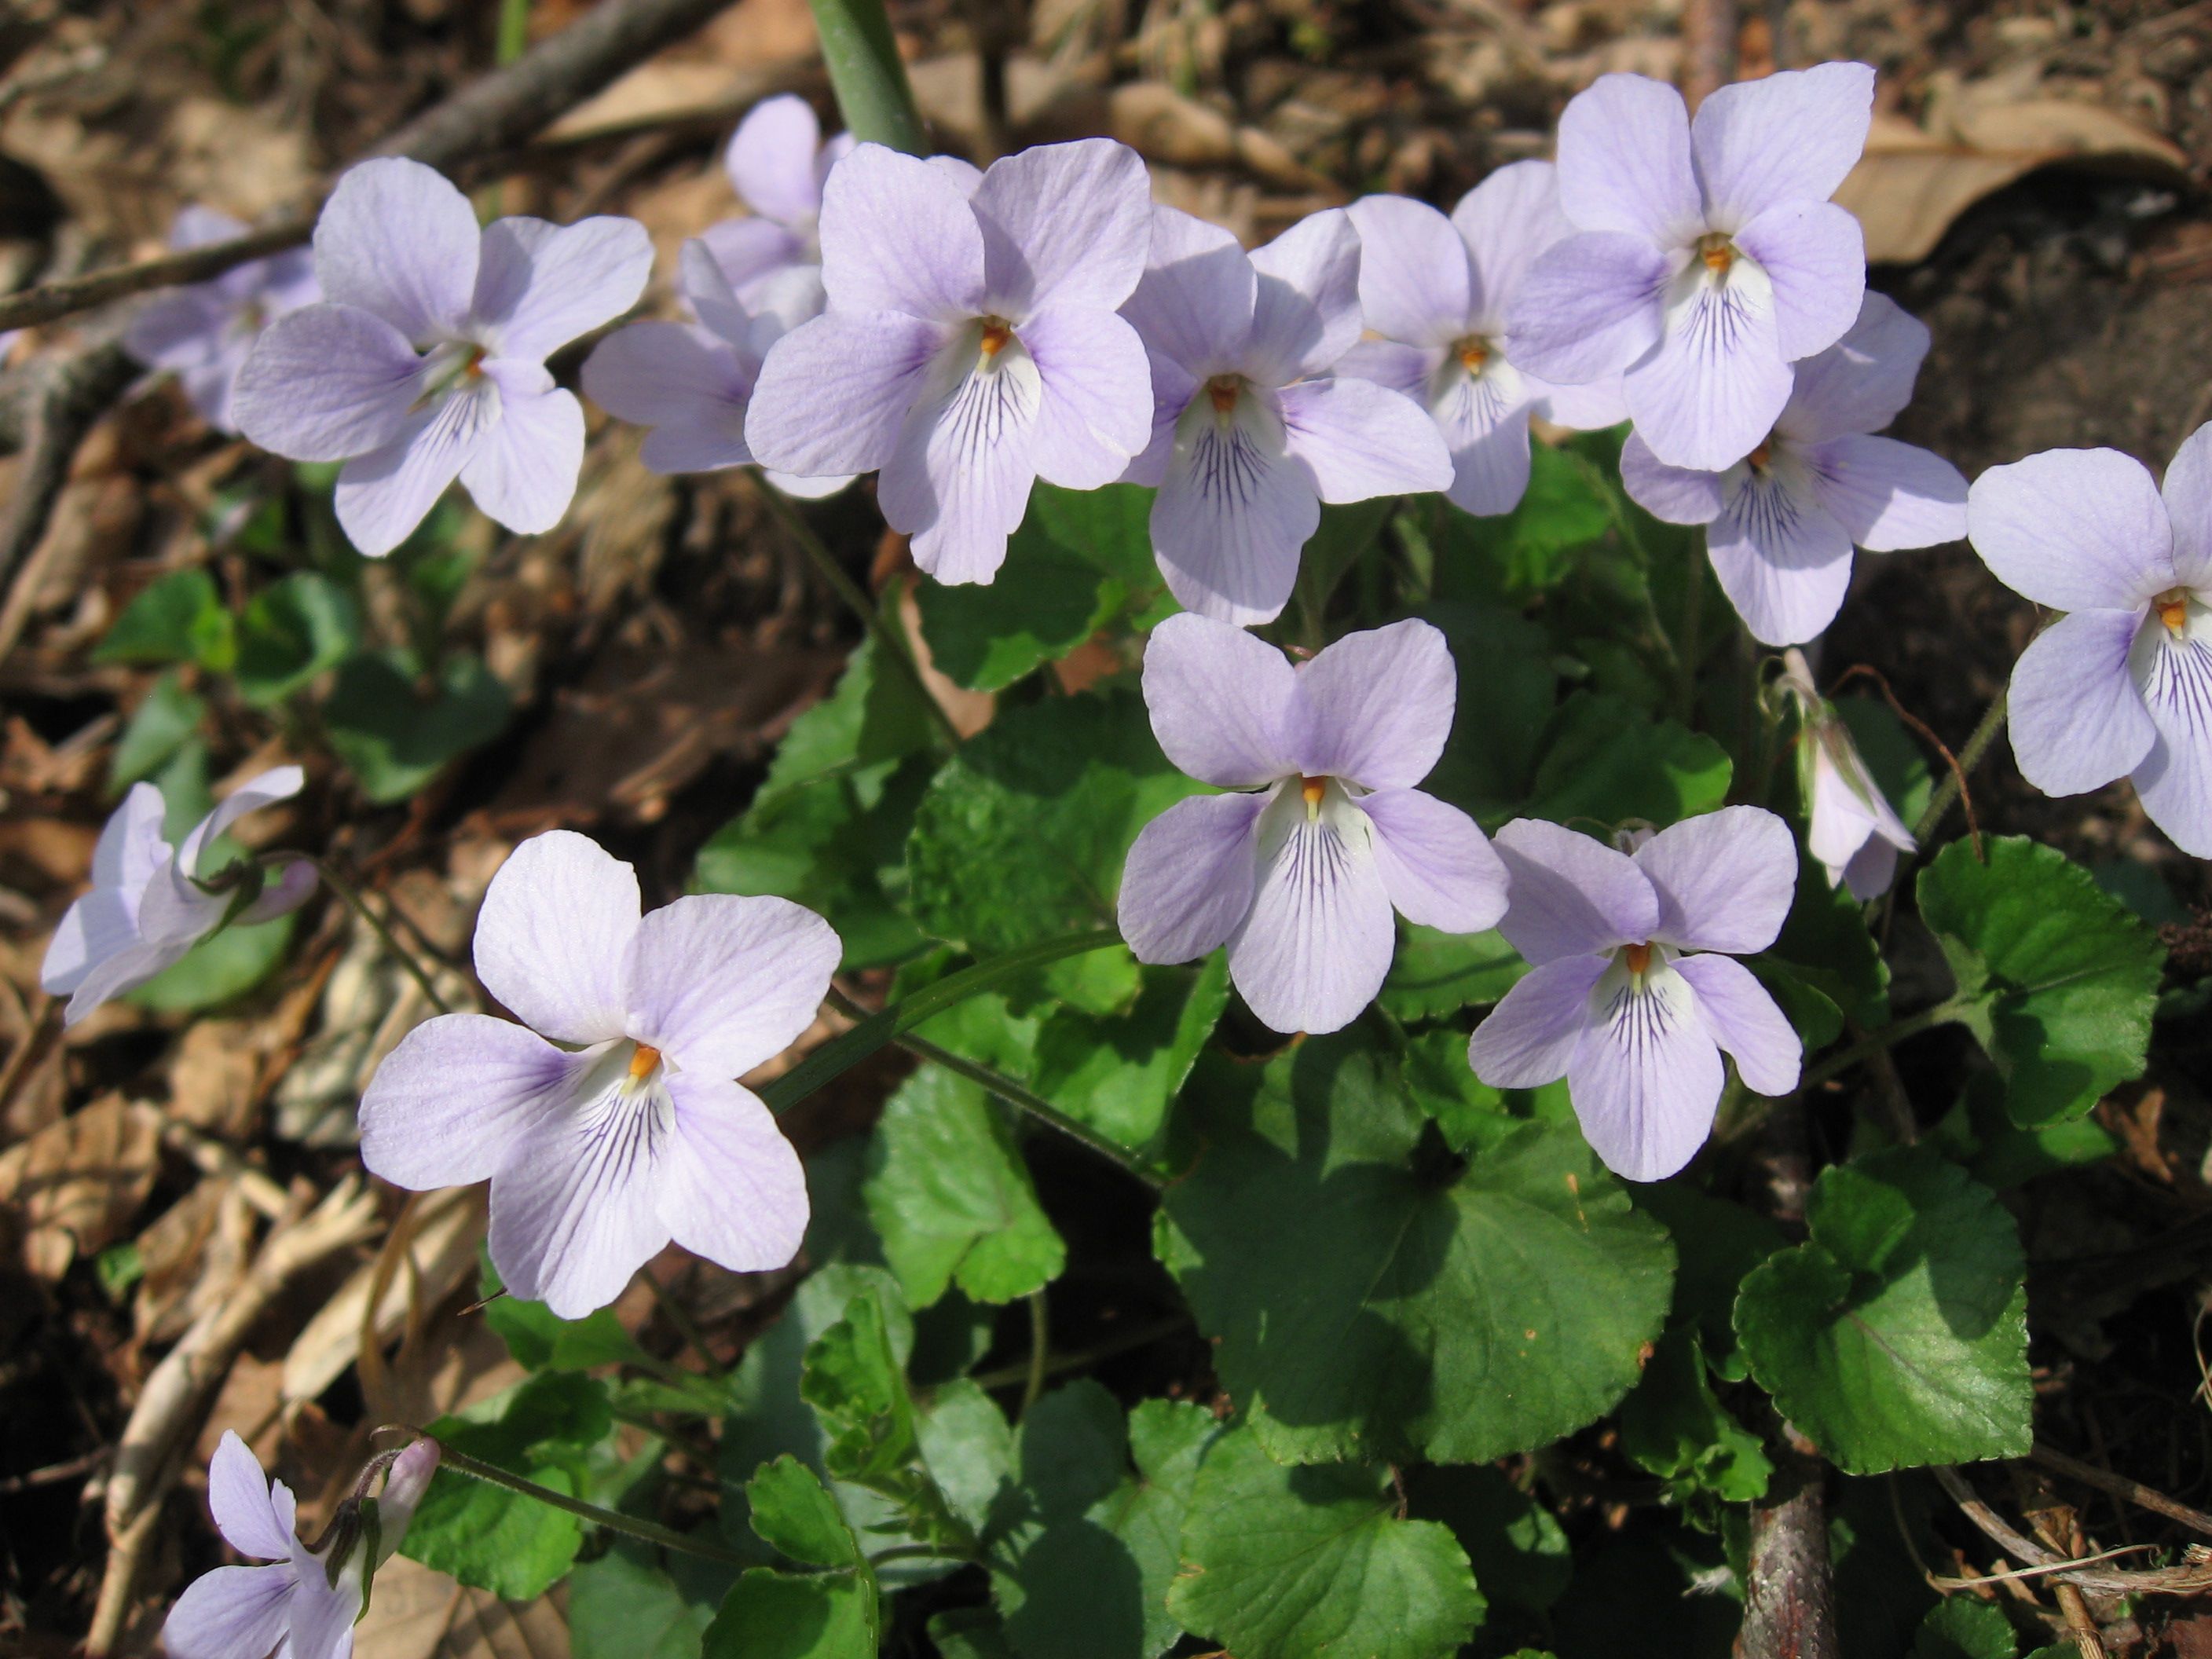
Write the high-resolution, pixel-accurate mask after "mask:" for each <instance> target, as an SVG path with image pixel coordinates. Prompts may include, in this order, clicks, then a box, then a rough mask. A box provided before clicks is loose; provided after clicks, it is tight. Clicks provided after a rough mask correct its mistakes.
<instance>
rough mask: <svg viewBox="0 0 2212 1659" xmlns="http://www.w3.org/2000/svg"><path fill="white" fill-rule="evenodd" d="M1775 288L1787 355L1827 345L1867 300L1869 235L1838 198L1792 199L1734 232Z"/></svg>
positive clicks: (1780, 341)
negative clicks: (1838, 202) (1818, 200)
mask: <svg viewBox="0 0 2212 1659" xmlns="http://www.w3.org/2000/svg"><path fill="white" fill-rule="evenodd" d="M1735 245H1736V246H1737V247H1738V248H1740V249H1741V250H1742V251H1743V252H1745V253H1747V254H1748V255H1749V256H1750V257H1751V258H1753V259H1755V260H1756V261H1758V263H1759V269H1760V270H1764V271H1765V273H1766V278H1767V281H1768V282H1770V283H1772V284H1773V286H1774V337H1775V343H1776V344H1777V346H1778V348H1779V349H1780V351H1781V354H1782V356H1784V357H1785V358H1788V359H1790V360H1793V361H1794V360H1795V359H1796V358H1799V357H1809V356H1812V355H1813V354H1814V352H1816V351H1825V350H1826V349H1827V348H1828V347H1830V346H1832V345H1833V344H1834V343H1836V342H1837V341H1838V340H1839V339H1841V338H1842V337H1843V335H1844V331H1845V330H1847V329H1849V328H1850V325H1851V324H1852V323H1853V322H1854V321H1856V320H1857V317H1858V314H1859V307H1860V304H1861V302H1862V301H1864V300H1865V298H1866V236H1865V234H1864V233H1863V231H1861V230H1860V228H1859V222H1858V221H1857V219H1854V218H1853V217H1852V216H1850V214H1849V213H1847V212H1845V211H1844V210H1843V209H1842V208H1839V207H1838V206H1837V205H1836V204H1834V203H1832V202H1785V203H1784V204H1781V205H1780V206H1778V207H1771V208H1769V209H1767V210H1766V211H1765V212H1764V213H1762V214H1760V215H1759V217H1757V218H1756V219H1753V221H1752V222H1750V223H1749V224H1747V225H1746V226H1745V227H1744V228H1742V229H1741V230H1740V231H1738V232H1737V233H1736V234H1735Z"/></svg>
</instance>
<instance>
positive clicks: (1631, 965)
mask: <svg viewBox="0 0 2212 1659" xmlns="http://www.w3.org/2000/svg"><path fill="white" fill-rule="evenodd" d="M1621 954H1622V955H1623V956H1624V957H1626V958H1627V959H1628V971H1629V972H1630V973H1632V974H1633V975H1636V976H1637V977H1638V979H1641V978H1643V977H1644V970H1645V969H1649V968H1650V966H1651V941H1650V940H1649V939H1646V940H1644V943H1643V944H1641V945H1630V946H1629V947H1628V948H1627V949H1626V951H1622V952H1621Z"/></svg>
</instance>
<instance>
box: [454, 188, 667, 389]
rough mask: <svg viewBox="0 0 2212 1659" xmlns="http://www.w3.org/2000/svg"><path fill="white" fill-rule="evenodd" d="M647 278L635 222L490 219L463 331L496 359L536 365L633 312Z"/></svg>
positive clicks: (647, 259)
mask: <svg viewBox="0 0 2212 1659" xmlns="http://www.w3.org/2000/svg"><path fill="white" fill-rule="evenodd" d="M652 275H653V239H652V238H651V237H649V236H647V234H645V227H644V226H643V225H641V224H640V223H638V222H637V221H636V220H635V219H617V218H611V217H607V216H600V217H598V218H592V219H580V220H578V221H577V222H575V223H574V224H573V225H556V224H550V223H549V222H546V221H545V220H544V219H526V218H513V219H495V220H494V221H492V222H491V223H490V224H489V225H487V226H485V227H484V233H483V258H482V262H481V264H479V265H478V266H477V283H476V297H475V299H474V300H473V301H471V304H470V307H469V324H470V328H471V332H472V333H473V334H474V336H475V337H477V339H479V340H481V341H483V343H484V344H486V345H487V346H489V348H490V349H491V351H492V354H493V355H494V356H496V357H512V358H519V359H520V360H521V361H523V362H533V363H538V362H544V361H545V359H546V358H548V357H550V356H552V355H553V353H554V352H555V351H556V350H558V349H560V348H561V347H562V346H564V345H566V344H568V342H569V341H571V340H573V339H575V338H577V337H579V336H580V335H585V334H588V333H590V332H591V331H592V330H593V329H595V328H598V327H599V326H600V325H602V324H605V323H611V322H612V321H614V319H616V318H617V317H619V316H621V315H622V314H623V313H624V312H625V311H628V310H629V308H630V307H632V306H634V305H635V304H636V303H637V301H638V296H639V295H641V294H643V293H644V292H645V283H646V278H647V277H648V276H652Z"/></svg>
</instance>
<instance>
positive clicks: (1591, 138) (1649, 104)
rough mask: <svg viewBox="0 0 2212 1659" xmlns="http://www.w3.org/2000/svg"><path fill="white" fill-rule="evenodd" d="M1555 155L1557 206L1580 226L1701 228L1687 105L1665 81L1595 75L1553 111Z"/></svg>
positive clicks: (1684, 235) (1674, 242)
mask: <svg viewBox="0 0 2212 1659" xmlns="http://www.w3.org/2000/svg"><path fill="white" fill-rule="evenodd" d="M1559 206H1560V208H1561V210H1563V211H1564V212H1565V214H1566V216H1567V217H1568V218H1569V219H1570V220H1571V221H1573V222H1574V223H1575V225H1576V227H1577V228H1579V229H1582V230H1585V231H1620V232H1625V233H1626V234H1629V235H1632V236H1634V237H1636V238H1638V240H1641V241H1644V242H1645V243H1648V244H1650V245H1651V246H1654V247H1655V248H1657V247H1677V246H1681V245H1682V244H1684V243H1686V242H1688V241H1690V240H1692V238H1694V237H1695V236H1696V235H1697V234H1699V232H1700V231H1702V230H1703V229H1704V228H1705V212H1704V208H1703V206H1702V204H1700V202H1699V198H1698V181H1697V178H1696V176H1695V174H1694V173H1692V169H1691V164H1690V114H1689V111H1688V110H1687V109H1686V107H1685V106H1684V105H1683V103H1682V94H1680V93H1679V92H1676V91H1675V90H1674V88H1672V87H1670V86H1668V85H1667V84H1666V83H1665V82H1661V81H1654V80H1651V79H1650V78H1649V77H1648V76H1641V75H1601V76H1598V78H1597V79H1596V80H1595V82H1592V83H1591V84H1590V86H1589V88H1586V89H1585V90H1583V91H1582V92H1579V93H1577V94H1575V96H1574V98H1573V99H1572V100H1570V101H1569V102H1568V105H1567V107H1566V109H1565V112H1563V113H1562V114H1561V115H1560V117H1559ZM1615 367H1616V368H1617V367H1619V365H1617V364H1616V365H1615ZM1560 378H1563V379H1566V378H1572V377H1568V376H1562V377H1560Z"/></svg>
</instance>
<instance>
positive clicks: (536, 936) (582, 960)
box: [475, 829, 642, 1043]
mask: <svg viewBox="0 0 2212 1659" xmlns="http://www.w3.org/2000/svg"><path fill="white" fill-rule="evenodd" d="M641 905H642V901H641V899H640V898H639V896H638V890H637V872H636V871H635V870H634V869H633V868H631V867H630V866H629V865H627V864H625V863H623V861H622V860H620V859H618V858H617V857H615V856H614V854H611V853H610V852H608V851H607V850H606V849H605V848H603V847H601V846H600V845H599V842H595V841H593V840H592V838H591V837H590V836H580V835H578V834H576V833H575V832H574V830H570V829H549V830H547V831H546V832H545V833H544V835H541V836H532V837H531V838H530V839H529V840H528V841H526V842H523V843H522V845H521V846H520V847H518V848H515V849H514V851H513V853H512V854H509V855H508V857H507V862H506V863H504V864H502V865H501V866H500V867H499V873H498V874H496V875H495V876H494V877H493V878H491V885H490V886H489V888H487V889H486V890H485V891H484V897H483V908H482V909H481V910H479V911H478V912H477V932H476V947H475V948H476V969H477V978H478V979H480V980H482V981H483V987H484V989H485V990H487V991H489V992H490V993H491V994H492V995H493V996H495V997H496V998H497V999H498V1000H500V1001H501V1003H503V1004H505V1005H506V1006H507V1008H509V1009H510V1010H512V1011H513V1014H514V1016H515V1018H518V1019H520V1021H522V1023H523V1024H526V1025H527V1026H529V1027H530V1028H531V1030H534V1031H537V1032H539V1033H540V1034H542V1035H544V1036H549V1037H551V1038H552V1039H553V1040H554V1041H555V1042H572V1043H587V1042H606V1041H608V1040H609V1039H610V1038H613V1037H618V1036H623V1035H625V1030H624V1027H625V1024H626V1023H627V1020H628V1018H629V1000H628V995H627V984H628V981H626V980H625V978H624V977H623V975H624V971H625V970H624V967H623V963H624V962H625V961H626V960H627V956H628V952H629V945H630V940H631V939H632V938H634V937H635V934H636V933H637V930H638V919H639V912H640V909H641Z"/></svg>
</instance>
